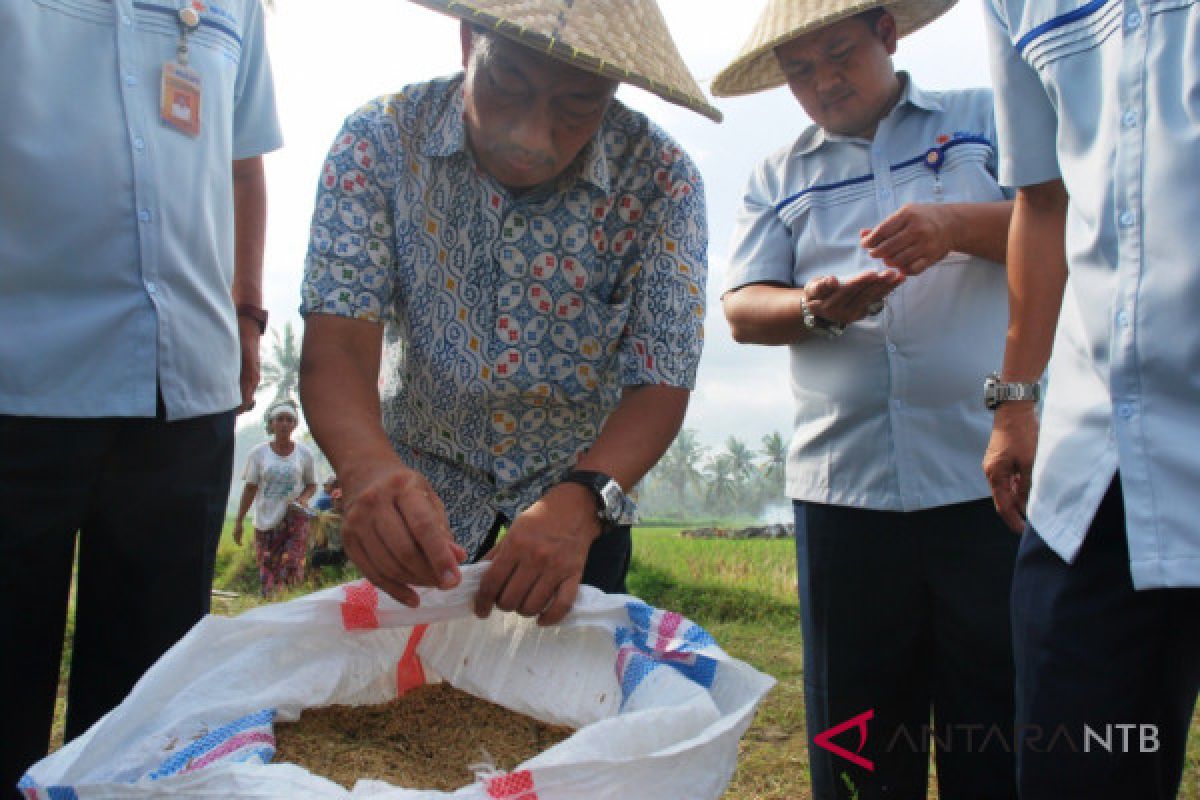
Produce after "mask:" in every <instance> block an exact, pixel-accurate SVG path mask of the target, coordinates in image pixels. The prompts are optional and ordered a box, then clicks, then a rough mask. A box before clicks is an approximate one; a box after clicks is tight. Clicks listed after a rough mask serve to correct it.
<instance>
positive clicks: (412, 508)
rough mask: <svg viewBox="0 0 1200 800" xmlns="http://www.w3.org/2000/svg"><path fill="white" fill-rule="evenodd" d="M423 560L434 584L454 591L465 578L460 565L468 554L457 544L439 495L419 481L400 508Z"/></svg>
mask: <svg viewBox="0 0 1200 800" xmlns="http://www.w3.org/2000/svg"><path fill="white" fill-rule="evenodd" d="M397 510H398V511H399V512H400V514H401V516H402V517H403V519H404V522H405V524H406V526H407V528H408V531H409V533H410V535H411V537H412V539H413V540H414V541H415V543H416V547H417V550H418V553H419V556H420V558H421V560H422V561H423V562H424V564H425V566H426V570H427V574H428V577H429V579H430V581H431V583H430V585H433V586H438V587H440V588H442V589H452V588H454V587H455V586H457V585H458V584H459V581H460V580H462V576H461V574H460V573H459V570H458V565H459V563H460V562H461V561H462V560H463V557H465V555H466V553H465V551H463V549H462V548H461V547H459V546H458V545H457V544H456V543H455V541H454V535H453V534H452V533H451V532H450V524H449V522H448V521H447V519H446V511H445V508H444V506H442V502H441V499H440V498H439V497H438V496H437V493H436V492H435V491H434V490H433V489H432V487H430V486H429V485H428V484H427V483H424V481H420V482H416V483H415V484H414V485H412V486H410V487H409V488H408V490H407V491H406V492H405V493H404V494H403V495H402V496H401V497H400V502H399V503H398V505H397Z"/></svg>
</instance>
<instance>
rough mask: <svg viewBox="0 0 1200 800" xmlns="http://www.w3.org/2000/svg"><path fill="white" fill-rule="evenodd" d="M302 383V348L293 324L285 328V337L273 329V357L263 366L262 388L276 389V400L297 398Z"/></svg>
mask: <svg viewBox="0 0 1200 800" xmlns="http://www.w3.org/2000/svg"><path fill="white" fill-rule="evenodd" d="M299 382H300V346H299V342H298V341H297V339H296V334H295V332H294V331H293V330H292V323H291V322H288V323H287V324H286V325H284V326H283V336H280V335H279V330H278V329H277V328H272V329H271V355H270V357H268V358H267V359H266V360H265V361H264V362H263V365H262V388H264V389H267V388H270V387H272V386H274V387H275V398H274V399H275V400H279V399H281V398H284V397H295V395H296V387H297V386H298V385H299Z"/></svg>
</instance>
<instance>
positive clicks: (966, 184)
mask: <svg viewBox="0 0 1200 800" xmlns="http://www.w3.org/2000/svg"><path fill="white" fill-rule="evenodd" d="M928 180H931V181H932V182H933V187H932V193H931V196H932V197H935V198H938V199H939V200H941V201H942V202H945V203H994V202H999V201H1002V200H1006V199H1008V198H1007V196H1006V195H1005V193H1004V189H1002V188H1001V186H1000V184H999V182H998V181H997V179H996V150H995V148H994V147H993V146H992V145H991V144H990V143H984V142H982V141H980V142H971V143H970V144H963V145H960V146H957V147H952V148H949V149H948V150H947V151H946V159H945V163H944V164H943V166H942V168H941V170H940V171H939V172H938V173H937V174H936V175H931V176H930V178H929V179H928Z"/></svg>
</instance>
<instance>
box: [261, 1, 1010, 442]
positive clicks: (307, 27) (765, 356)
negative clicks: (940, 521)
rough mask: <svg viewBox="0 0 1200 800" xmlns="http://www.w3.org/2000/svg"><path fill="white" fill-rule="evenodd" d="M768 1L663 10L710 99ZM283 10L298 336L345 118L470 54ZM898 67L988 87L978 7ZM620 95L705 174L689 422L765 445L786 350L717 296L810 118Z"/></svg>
mask: <svg viewBox="0 0 1200 800" xmlns="http://www.w3.org/2000/svg"><path fill="white" fill-rule="evenodd" d="M763 2H765V0H751V1H750V2H729V0H659V6H660V7H661V8H662V10H663V14H664V15H665V16H666V18H667V22H668V24H669V25H670V27H671V32H672V35H673V36H674V38H675V42H676V44H677V45H678V46H679V49H680V51H681V52H682V53H683V56H684V59H685V60H686V61H687V63H688V66H689V67H690V68H691V70H692V73H693V74H694V75H695V76H696V78H697V80H698V81H699V82H700V84H701V85H702V86H703V87H704V88H705V89H706V90H707V88H708V85H709V82H710V81H711V79H712V77H713V75H715V74H716V73H717V71H718V70H720V69H721V67H723V66H725V64H726V63H727V62H728V61H729V60H730V59H731V58H732V57H733V56H734V55H735V53H736V52H737V50H738V49H739V48H740V46H741V43H742V42H743V41H744V40H745V37H746V36H747V34H748V33H749V31H750V28H751V27H752V26H753V24H754V21H755V18H756V17H757V14H758V13H759V11H760V10H761V8H762V5H763ZM276 7H277V11H276V12H275V13H274V14H270V15H268V18H267V38H268V46H269V48H270V54H271V60H272V63H273V66H274V72H275V84H276V92H277V101H278V107H279V116H280V121H281V124H282V126H283V133H284V140H285V145H284V148H283V149H282V150H280V151H278V152H276V153H273V154H271V155H269V156H267V159H266V164H267V180H268V185H269V191H270V222H269V228H268V235H267V253H266V277H265V303H266V306H267V308H268V310H269V311H270V312H271V315H272V326H273V327H275V326H279V327H282V325H283V322H284V321H286V320H288V319H292V320H293V321H294V323H295V324H296V326H297V328H299V326H300V324H301V323H300V317H299V314H298V313H297V311H296V309H297V307H298V306H299V297H300V294H299V285H300V278H301V274H302V271H303V261H304V251H305V247H306V245H307V233H308V224H309V218H310V216H311V214H312V203H313V199H314V196H315V191H316V185H317V176H318V174H319V171H320V167H321V164H322V161H323V159H324V156H325V152H326V150H327V149H328V147H329V144H330V142H332V140H333V137H334V135H335V134H336V133H337V131H338V129H339V128H340V126H341V123H342V120H343V119H344V118H345V117H346V115H348V114H349V113H350V112H352V111H353V110H354V109H356V108H358V107H359V106H361V105H362V104H363V103H365V102H366V101H368V100H370V99H371V98H372V97H375V96H378V95H381V94H385V93H388V92H392V91H395V90H396V89H398V88H400V87H402V86H404V85H405V84H409V83H414V82H418V81H422V80H425V79H427V78H431V77H434V76H436V75H444V74H449V73H451V72H454V71H456V70H457V69H458V68H459V62H460V54H459V45H458V32H457V23H456V22H455V21H454V20H451V19H450V18H449V17H446V16H444V15H442V14H439V13H437V12H434V11H429V10H427V9H425V8H423V7H421V6H417V5H415V4H413V3H410V2H407V0H276ZM896 62H897V66H898V67H899V68H901V69H905V70H908V71H909V72H910V73H911V74H912V75H913V77H914V78H915V80H916V81H917V82H918V83H919V84H920V85H922V86H925V87H927V88H953V87H963V86H982V85H986V83H987V82H988V74H987V52H986V43H985V39H984V35H983V23H982V9H981V5H980V3H979V0H963V2H961V3H959V5H958V6H957V7H955V8H954V9H952V10H951V11H950V12H949V13H948V14H946V15H945V16H944V17H942V18H941V19H940V20H938V21H937V22H935V23H933V24H932V25H931V26H929V27H928V28H926V29H925V30H922V31H919V32H917V33H916V34H913V35H912V36H910V37H908V38H906V39H904V40H902V41H901V43H900V51H899V54H898V56H897V59H896ZM618 96H619V97H620V98H621V99H622V100H623V101H624V102H626V103H627V104H629V105H631V106H633V107H635V108H638V109H639V110H642V111H644V112H645V113H647V114H648V115H649V116H650V117H651V118H652V119H654V120H655V121H656V122H657V123H658V124H659V125H661V126H662V127H663V128H665V129H666V130H667V131H668V132H669V133H670V134H671V135H672V136H674V137H675V138H676V140H677V141H678V142H679V143H680V144H681V145H682V146H683V148H684V149H685V150H686V151H687V152H688V153H689V154H690V155H691V156H692V158H693V159H694V160H695V161H696V163H697V165H698V166H699V168H700V171H701V173H702V174H703V176H704V181H705V186H706V190H707V194H708V211H709V230H710V247H709V285H708V297H709V315H708V323H707V339H706V346H705V352H704V357H703V360H702V362H701V367H700V376H699V380H698V385H697V387H696V391H695V393H694V394H693V397H692V403H691V407H690V409H689V411H688V417H687V420H686V422H685V423H684V424H685V425H686V426H688V427H692V428H695V429H696V430H697V431H698V432H699V433H700V436H701V438H702V439H703V440H704V441H705V442H707V443H709V444H713V445H717V444H719V443H720V442H723V441H724V439H725V438H726V437H727V436H729V435H730V434H733V435H736V436H738V437H740V438H742V439H743V440H745V441H747V442H748V443H749V444H750V445H751V446H752V447H755V448H757V447H758V445H759V440H760V438H761V437H762V436H763V434H766V433H769V432H771V431H774V430H778V431H781V432H784V433H785V435H786V434H787V433H788V432H789V431H790V426H791V397H790V394H789V390H788V382H787V356H786V352H785V351H784V350H783V349H782V348H765V347H749V346H744V345H738V344H736V343H735V342H734V341H733V340H732V339H731V338H730V335H729V328H728V326H727V325H726V324H725V319H724V317H723V315H722V314H721V309H720V303H719V301H718V298H719V296H720V288H721V284H722V281H723V280H724V273H725V270H724V262H725V258H726V255H727V253H728V251H729V239H730V235H731V229H732V220H733V215H734V211H735V209H736V207H737V203H738V200H739V198H740V196H741V190H742V186H743V184H744V182H745V179H746V176H747V175H749V173H750V171H751V169H752V168H753V167H754V165H755V164H756V163H757V162H758V161H760V160H761V159H762V158H763V157H765V156H766V155H767V154H768V153H770V152H771V151H772V150H775V149H777V148H779V147H781V146H783V145H784V144H786V143H788V142H789V141H791V140H792V139H794V138H795V137H796V135H798V133H799V132H800V131H801V130H802V129H803V127H804V126H805V125H806V124H807V122H808V120H807V118H806V117H805V116H804V113H803V112H802V111H801V110H800V107H799V105H798V104H797V103H796V102H795V100H794V99H793V98H792V96H791V95H790V94H789V93H788V92H787V90H786V89H777V90H774V91H772V92H766V93H762V94H758V95H754V96H751V97H748V98H739V99H736V100H723V99H717V100H715V102H714V104H715V105H716V106H717V107H718V108H720V109H721V110H722V111H723V112H724V114H725V121H724V123H722V124H720V125H718V124H715V123H712V122H710V121H709V120H707V119H705V118H703V117H700V116H699V115H697V114H694V113H692V112H689V111H685V110H683V109H681V108H678V107H676V106H673V105H669V104H667V103H665V102H662V101H660V100H658V99H657V98H656V97H654V96H653V95H651V94H648V93H646V92H643V91H641V90H638V89H633V88H629V87H622V89H621V91H620V93H619V95H618ZM265 350H266V348H264V352H265Z"/></svg>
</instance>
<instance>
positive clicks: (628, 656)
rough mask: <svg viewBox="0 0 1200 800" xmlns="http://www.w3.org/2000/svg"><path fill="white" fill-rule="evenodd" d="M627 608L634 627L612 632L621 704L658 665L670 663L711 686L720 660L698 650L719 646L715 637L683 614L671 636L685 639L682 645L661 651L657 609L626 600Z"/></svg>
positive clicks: (698, 682) (668, 664) (673, 667)
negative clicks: (656, 620)
mask: <svg viewBox="0 0 1200 800" xmlns="http://www.w3.org/2000/svg"><path fill="white" fill-rule="evenodd" d="M625 608H626V612H627V613H628V614H629V621H630V622H631V623H632V624H633V627H619V628H617V629H616V630H615V631H614V632H613V643H614V644H615V645H616V648H617V653H618V664H619V665H620V674H619V675H618V676H617V677H618V679H619V680H620V684H621V696H622V705H624V701H626V700H628V699H629V695H631V694H632V693H633V691H634V690H635V689H637V687H638V686H640V685H641V683H642V681H644V680H645V679H646V677H647V676H648V675H649V674H650V673H651V672H653V671H654V670H656V669H658V668H659V667H671V668H672V669H674V670H676V671H677V672H679V673H680V674H681V675H683V676H684V677H685V678H687V679H688V680H690V681H692V682H693V683H696V684H698V685H700V686H703V687H705V688H706V689H711V688H712V685H713V682H714V681H715V680H716V674H717V660H716V659H714V658H709V657H708V656H702V655H700V654H699V653H697V652H696V651H697V650H701V649H704V648H706V647H715V646H716V644H717V642H716V640H715V639H713V637H712V636H711V635H710V634H709V633H708V631H706V630H704V629H703V628H701V627H700V626H699V625H697V624H695V623H694V622H691V621H690V620H687V619H685V618H680V619H681V624H680V626H679V628H678V629H677V630H675V631H674V632H673V633H672V634H671V639H672V640H673V641H675V642H677V643H678V642H682V646H678V647H677V649H675V650H672V651H670V652H666V653H664V652H660V651H659V650H657V649H656V648H655V646H654V643H653V642H652V641H651V639H652V638H653V639H655V640H657V639H658V637H659V634H660V628H659V626H658V625H657V624H656V623H655V621H654V614H655V613H656V612H657V611H658V609H655V608H654V607H652V606H649V605H647V604H646V603H643V602H640V601H635V602H630V603H627V604H626V606H625ZM689 662H690V663H689Z"/></svg>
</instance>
